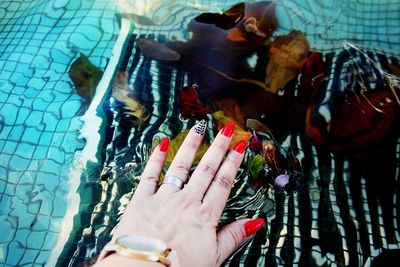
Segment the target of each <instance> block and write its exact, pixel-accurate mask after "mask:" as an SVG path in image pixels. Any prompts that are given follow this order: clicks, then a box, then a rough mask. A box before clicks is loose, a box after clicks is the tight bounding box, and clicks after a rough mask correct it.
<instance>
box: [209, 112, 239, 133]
mask: <svg viewBox="0 0 400 267" xmlns="http://www.w3.org/2000/svg"><path fill="white" fill-rule="evenodd" d="M211 115H212V117H213V118H214V119H215V120H216V121H217V124H218V129H222V128H223V127H224V126H225V124H227V123H228V122H231V121H234V122H235V130H241V131H243V130H244V129H243V128H242V127H240V124H239V123H237V122H236V121H235V120H234V119H232V118H231V117H228V116H226V115H225V114H224V112H223V111H221V110H219V111H217V112H214V113H212V114H211Z"/></svg>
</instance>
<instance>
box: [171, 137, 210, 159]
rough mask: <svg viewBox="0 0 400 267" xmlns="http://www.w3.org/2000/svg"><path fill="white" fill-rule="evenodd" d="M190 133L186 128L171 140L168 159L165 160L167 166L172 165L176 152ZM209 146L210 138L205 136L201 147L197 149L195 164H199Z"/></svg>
mask: <svg viewBox="0 0 400 267" xmlns="http://www.w3.org/2000/svg"><path fill="white" fill-rule="evenodd" d="M188 133H189V130H185V131H183V132H181V133H179V134H178V135H177V136H176V137H175V138H174V139H172V140H171V142H170V143H169V148H168V155H167V159H166V160H165V165H166V166H169V165H171V163H172V160H173V159H174V157H175V155H176V153H177V152H178V149H179V147H180V146H181V145H182V143H183V140H185V138H186V136H187V134H188ZM209 147H210V143H209V142H208V140H206V139H205V138H203V140H202V141H201V144H200V146H199V149H198V150H197V153H196V156H195V158H194V161H193V166H196V165H197V164H199V162H200V159H201V158H202V157H203V155H204V154H205V153H206V151H207V149H208V148H209Z"/></svg>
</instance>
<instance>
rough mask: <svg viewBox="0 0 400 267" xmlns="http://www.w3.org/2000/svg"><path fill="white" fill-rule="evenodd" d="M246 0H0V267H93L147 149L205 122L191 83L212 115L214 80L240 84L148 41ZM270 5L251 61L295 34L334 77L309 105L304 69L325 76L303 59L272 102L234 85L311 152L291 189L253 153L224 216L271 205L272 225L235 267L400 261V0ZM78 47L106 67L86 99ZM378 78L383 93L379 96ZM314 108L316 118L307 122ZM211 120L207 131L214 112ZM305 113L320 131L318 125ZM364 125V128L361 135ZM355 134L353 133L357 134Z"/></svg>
mask: <svg viewBox="0 0 400 267" xmlns="http://www.w3.org/2000/svg"><path fill="white" fill-rule="evenodd" d="M238 2H239V1H228V0H227V1H205V0H198V1H194V0H193V1H160V0H152V1H145V0H139V1H135V0H114V1H112V0H52V1H48V0H30V1H16V0H15V1H14V0H3V1H2V2H1V3H0V218H1V223H0V232H1V233H2V234H1V235H0V265H1V266H86V265H89V264H90V263H92V262H93V261H94V260H95V259H96V256H97V255H98V253H99V251H100V250H101V249H102V247H103V246H104V244H105V243H107V241H108V240H109V239H110V235H111V234H112V230H113V228H114V226H115V225H116V223H117V222H118V219H119V217H120V216H121V214H122V213H123V210H124V208H125V206H126V204H127V202H128V201H129V199H130V197H131V196H132V193H133V191H134V189H135V186H136V185H137V182H138V180H139V177H140V173H141V171H142V170H143V166H144V164H145V162H146V160H147V159H148V155H149V153H150V152H151V148H152V146H154V145H155V144H156V143H157V142H158V141H159V140H161V138H162V137H164V136H168V137H170V138H171V139H174V138H175V137H176V136H177V135H178V134H179V133H180V132H182V131H184V130H186V129H188V128H189V127H190V126H192V125H193V124H194V123H195V121H196V120H195V119H196V118H185V117H184V116H182V114H181V108H180V106H179V104H178V100H179V98H180V95H181V92H182V88H184V87H185V86H188V85H190V84H193V83H197V84H199V88H198V91H199V94H200V97H201V100H202V101H203V103H204V105H206V106H208V107H210V108H212V109H213V110H214V111H217V110H216V106H218V107H219V108H221V105H216V102H215V101H214V102H213V100H212V98H213V97H215V95H216V91H218V90H220V91H219V92H218V99H219V100H221V99H225V97H226V96H227V95H229V94H230V92H229V91H226V90H223V89H221V88H228V87H229V86H233V85H235V83H231V82H232V81H226V80H224V79H221V75H220V74H218V73H217V74H216V72H215V71H213V70H212V69H210V68H209V67H207V65H208V64H211V65H212V64H217V65H218V64H219V63H220V62H217V63H215V62H214V63H213V62H212V58H208V57H205V58H201V60H203V59H204V62H205V63H206V64H205V65H206V66H204V65H200V68H199V65H196V64H194V65H195V66H194V65H193V62H195V61H192V62H190V61H183V60H182V61H178V62H175V61H173V62H171V61H165V60H156V59H154V58H153V59H152V58H151V57H149V56H148V55H146V54H145V53H143V51H142V50H141V49H139V48H138V46H137V44H138V43H139V40H140V39H141V38H149V39H154V40H157V42H159V43H162V44H166V45H170V44H171V42H172V43H173V42H175V41H176V40H179V41H182V42H187V40H190V39H191V38H192V37H193V33H190V31H188V30H187V26H188V24H189V23H190V21H191V20H192V19H193V18H194V17H195V16H197V15H198V14H200V13H201V12H207V11H209V12H222V11H224V10H226V9H228V8H229V7H231V6H232V5H234V4H236V3H238ZM248 2H255V1H248ZM274 13H275V16H276V18H277V28H276V30H275V31H274V32H273V33H272V35H271V36H270V37H268V38H267V39H268V40H270V42H267V43H266V45H263V46H260V47H258V48H257V53H253V54H252V55H251V57H250V56H249V58H248V62H249V65H250V66H252V67H253V68H254V69H255V70H257V69H262V72H263V74H262V75H264V76H265V73H264V72H265V68H266V65H267V64H268V62H267V61H265V60H260V59H262V56H263V55H264V56H265V57H266V58H267V55H268V51H269V50H268V49H269V45H270V44H271V43H272V42H273V41H274V40H275V38H276V37H277V36H280V35H287V34H289V33H290V32H291V31H292V30H297V31H300V32H303V33H304V34H305V36H306V38H307V41H308V43H309V46H310V49H309V55H308V59H310V58H311V56H310V55H311V54H312V52H316V53H318V55H320V56H321V59H322V61H321V60H317V59H316V60H315V61H310V60H309V61H308V62H311V63H312V64H314V66H319V65H317V64H319V63H320V62H323V65H324V67H323V68H322V67H321V66H319V67H318V68H317V71H320V70H321V68H322V69H325V76H324V77H325V79H323V80H321V84H323V86H321V88H322V89H321V90H322V92H317V93H321V95H319V98H314V100H315V101H314V102H310V103H308V104H307V105H306V108H307V109H302V108H303V106H301V105H300V106H299V105H298V103H300V101H299V99H302V98H301V97H303V96H304V95H307V92H306V91H304V84H305V83H306V80H307V74H309V73H310V72H311V73H312V74H315V72H314V70H309V69H307V68H306V67H304V68H303V69H302V71H299V72H298V73H296V75H295V78H293V79H292V80H291V81H289V83H288V84H287V85H286V87H285V92H284V93H283V92H282V91H281V92H278V93H277V94H271V93H270V92H268V94H269V96H270V97H271V98H273V99H276V101H275V104H276V105H274V103H271V102H269V100H268V99H267V100H263V99H265V97H264V94H263V92H264V91H262V90H259V88H258V89H248V90H247V89H246V91H245V92H246V93H243V94H240V95H239V97H238V96H236V95H235V94H234V96H231V95H229V98H230V99H231V98H233V99H235V101H237V99H236V98H240V101H238V105H239V106H240V108H241V110H242V112H241V113H240V114H239V115H242V114H244V116H246V119H248V118H253V119H254V118H256V117H255V116H256V115H258V116H259V117H257V119H259V120H261V121H262V122H263V123H264V124H266V126H268V128H269V129H270V130H271V131H272V132H273V134H274V137H275V140H274V142H276V143H275V144H276V145H278V144H279V147H281V148H282V149H283V151H289V152H290V153H288V154H293V155H294V157H295V158H296V159H297V160H298V161H299V162H300V163H301V173H303V174H304V178H303V179H302V180H301V181H302V186H301V187H302V188H301V189H299V190H295V191H294V192H293V191H288V190H286V191H281V190H276V189H274V187H273V186H266V185H265V184H264V183H263V182H259V181H260V180H256V179H254V177H250V176H249V172H248V169H249V168H248V166H249V165H248V162H249V160H250V157H251V155H253V154H252V153H253V152H252V151H251V150H250V149H248V151H247V155H246V160H245V163H244V165H243V168H242V169H241V171H240V172H239V174H238V176H237V181H236V182H235V184H234V186H233V189H232V194H231V196H230V199H229V201H228V203H227V207H226V210H225V212H224V214H223V217H222V219H221V225H223V224H225V223H228V222H231V221H233V220H235V219H238V218H249V217H254V218H255V217H264V218H265V219H266V220H267V221H268V223H267V227H265V228H264V229H262V230H261V231H260V232H259V233H257V235H256V236H255V237H254V239H252V240H251V241H250V242H248V243H246V244H245V245H244V246H243V247H241V248H240V249H239V250H238V251H237V252H235V253H234V254H233V255H232V256H231V258H229V259H228V260H227V261H226V263H225V264H224V265H226V266H264V265H265V266H292V265H293V266H385V265H379V261H380V260H382V259H381V258H395V259H396V257H397V259H399V257H400V256H399V251H400V241H399V240H400V236H399V230H400V229H399V225H400V219H399V217H398V216H397V214H398V212H399V211H400V198H399V193H400V192H399V190H400V177H399V173H400V169H399V168H400V165H399V162H400V161H399V158H400V152H399V151H400V146H399V142H398V140H399V130H400V129H399V125H400V124H398V123H399V120H400V119H399V116H400V112H399V108H400V102H399V98H398V96H399V94H400V87H399V77H398V76H399V75H400V74H399V70H400V65H399V60H400V38H399V36H400V2H399V1H396V0H381V1H372V0H370V1H368V0H363V1H351V0H341V1H333V0H332V1H317V0H306V1H300V0H288V1H284V0H277V1H275V12H274ZM145 17H146V18H147V19H145ZM205 45H208V44H205ZM170 47H174V46H173V45H172V46H170ZM175 48H176V47H175ZM178 50H179V49H178ZM191 51H193V50H191ZM179 52H180V53H181V54H182V55H184V52H183V51H179ZM201 55H202V54H200V56H201ZM315 55H316V54H315ZM195 56H196V55H194V57H195ZM268 57H269V56H268ZM82 58H87V60H89V61H90V64H91V65H90V66H92V67H91V70H92V71H93V72H94V73H97V74H98V73H101V79H97V80H96V79H95V78H94V80H95V81H94V82H93V81H90V83H91V84H92V85H91V86H92V89H93V90H95V94H92V95H90V96H87V95H86V97H83V96H82V94H81V93H80V92H78V91H77V89H78V88H77V87H78V86H77V84H76V83H74V82H73V79H71V67H72V66H73V64H74V62H77V60H78V59H82ZM315 58H317V56H315V57H313V58H312V59H315ZM217 59H218V58H217ZM82 60H83V59H82ZM217 61H218V60H217ZM188 62H189V63H188ZM195 63H196V62H195ZM193 66H194V67H193ZM213 66H215V65H213ZM305 66H308V65H307V63H305ZM194 69H195V70H198V72H197V71H193V70H194ZM306 70H307V71H309V72H307V71H306ZM79 71H80V72H83V71H84V70H79ZM79 71H78V73H79ZM119 71H120V72H122V71H126V73H127V75H128V76H127V82H128V83H129V85H130V86H131V87H132V88H134V89H133V90H134V91H135V94H136V96H137V99H139V102H140V104H142V105H143V106H144V107H145V112H144V113H138V114H139V116H138V117H139V119H140V120H139V121H138V120H134V121H133V122H132V116H129V115H127V114H126V109H125V110H124V109H122V108H121V105H123V103H122V102H121V101H118V99H117V98H116V95H115V94H113V90H112V89H113V84H114V82H115V80H116V77H117V73H118V72H119ZM202 71H204V73H205V75H204V76H202V75H200V74H199V73H202ZM256 72H257V71H254V72H251V75H253V74H254V75H255V73H256ZM225 74H226V73H225ZM230 74H232V75H233V76H234V74H235V73H234V72H232V73H230ZM230 74H229V75H230ZM317 74H319V72H318V73H317ZM207 75H211V76H210V77H213V78H212V79H211V82H210V81H209V80H207V79H205V78H204V77H206V76H207ZM262 75H261V76H262ZM235 78H237V77H236V76H235ZM251 78H252V79H258V78H254V76H251ZM312 78H318V77H317V76H316V75H314V76H312ZM261 80H262V79H261ZM93 84H94V85H93ZM227 85H229V86H228V87H227ZM220 86H221V87H220ZM248 86H249V88H252V87H251V86H250V85H248ZM382 88H385V90H386V91H385V92H384V94H383V95H377V96H376V95H375V93H376V92H378V93H379V92H380V90H381V89H382ZM288 89H292V90H293V92H295V93H287V92H288V91H289V90H288ZM238 90H242V88H240V87H238ZM263 90H264V89H263ZM248 91H250V92H251V93H248ZM253 91H254V92H255V93H254V94H253V93H252V92H253ZM367 91H368V92H367ZM239 92H241V91H239ZM243 92H244V91H243ZM349 92H350V93H349ZM371 92H372V93H371ZM374 92H375V93H374ZM352 94H353V95H355V96H356V97H351V96H350V95H352ZM221 95H222V97H221ZM343 95H346V96H347V97H346V98H343ZM317 96H318V95H317ZM341 97H342V98H341ZM210 99H211V100H210ZM243 99H244V100H243ZM242 100H243V101H242ZM256 100H257V101H256ZM263 101H264V102H263ZM234 103H236V102H234ZM266 103H267V104H268V105H266ZM343 103H350V104H348V105H347V106H346V105H344V104H343ZM223 106H224V105H222V107H223ZM225 107H226V105H225ZM310 107H313V108H314V110H313V112H314V113H312V114H313V116H314V117H309V118H310V121H311V122H308V124H307V122H305V116H306V112H307V111H309V112H311V111H312V110H311V109H310ZM260 110H261V111H260ZM229 111H231V110H230V109H229V108H226V109H225V113H226V114H227V112H229ZM268 112H269V113H268ZM264 113H265V114H264ZM382 114H384V115H382ZM236 115H237V114H236ZM260 115H261V116H260ZM206 117H207V119H208V132H207V138H208V139H210V140H212V139H213V137H214V136H215V133H216V131H217V130H218V128H217V123H216V122H217V119H216V117H215V116H214V117H213V116H212V115H211V114H207V115H206ZM238 117H240V116H238ZM298 117H301V118H300V120H299V121H300V122H299V123H298V121H297V118H298ZM337 118H339V119H337ZM371 118H373V119H371ZM335 119H336V120H335ZM369 119H370V120H371V121H373V123H372V126H371V125H370V124H368V123H369V122H370V121H369ZM329 121H331V122H332V123H331V124H329V127H328V126H327V123H326V122H329ZM324 122H325V124H324ZM333 122H335V123H336V124H334V123H333ZM321 124H322V125H325V126H319V125H321ZM307 125H308V126H310V125H311V126H313V127H314V128H313V127H311V128H310V127H309V128H308V131H307V130H305V127H306V126H307ZM367 126H368V127H369V128H368V127H367ZM363 127H364V128H363ZM243 128H246V127H243ZM353 128H355V129H359V128H361V130H360V131H359V132H355V133H353V132H352V131H353ZM315 129H319V130H320V129H328V130H329V131H330V132H326V133H324V132H323V133H322V134H321V131H319V132H318V131H317V132H315V131H313V130H315ZM347 131H350V133H353V134H352V135H351V134H350V135H347V136H346V135H345V133H347ZM315 133H317V134H315ZM330 133H335V134H336V135H334V138H333V137H331V138H332V139H331V140H330V142H331V143H329V142H328V143H324V144H321V143H319V141H321V138H322V137H320V136H323V138H328V137H329V136H330V135H329V134H330ZM342 133H343V134H342ZM341 134H342V135H341ZM365 135H366V136H367V137H365V138H364V136H365ZM326 136H328V137H326ZM343 136H344V137H343ZM259 137H260V138H264V139H265V135H262V134H261V135H260V136H259ZM335 138H336V139H335ZM363 138H364V139H363ZM267 139H269V140H270V141H271V140H272V138H271V135H269V137H268V138H267ZM324 140H325V139H324ZM371 140H372V141H371ZM393 140H394V141H393ZM359 146H361V147H362V149H361V150H360V148H359ZM354 151H357V152H354ZM360 151H362V152H361V153H360ZM286 156H287V155H286ZM289 158H290V157H287V158H286V159H289ZM292 164H293V163H292ZM289 165H290V164H289ZM387 255H389V256H387Z"/></svg>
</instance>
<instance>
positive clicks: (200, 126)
mask: <svg viewBox="0 0 400 267" xmlns="http://www.w3.org/2000/svg"><path fill="white" fill-rule="evenodd" d="M206 130H207V122H206V120H201V121H199V122H198V123H197V124H196V126H195V128H194V132H195V133H197V134H198V135H203V134H204V133H205V132H206Z"/></svg>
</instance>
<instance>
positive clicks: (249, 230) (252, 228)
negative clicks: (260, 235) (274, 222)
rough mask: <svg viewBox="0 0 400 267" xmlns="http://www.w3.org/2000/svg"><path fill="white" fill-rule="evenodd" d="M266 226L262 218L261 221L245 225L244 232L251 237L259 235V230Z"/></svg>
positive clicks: (253, 221)
mask: <svg viewBox="0 0 400 267" xmlns="http://www.w3.org/2000/svg"><path fill="white" fill-rule="evenodd" d="M264 225H265V220H264V219H262V218H260V219H255V220H251V221H248V222H247V223H245V225H244V230H245V232H246V236H251V235H254V234H255V233H257V231H258V230H260V229H261V228H262V227H263V226H264Z"/></svg>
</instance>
